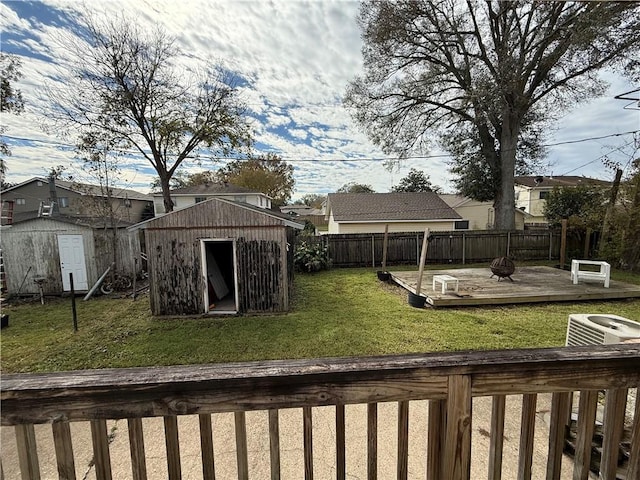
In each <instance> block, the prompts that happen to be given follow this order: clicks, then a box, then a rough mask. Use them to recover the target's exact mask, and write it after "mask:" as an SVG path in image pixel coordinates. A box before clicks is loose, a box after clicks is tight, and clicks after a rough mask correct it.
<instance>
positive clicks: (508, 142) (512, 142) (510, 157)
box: [494, 107, 520, 230]
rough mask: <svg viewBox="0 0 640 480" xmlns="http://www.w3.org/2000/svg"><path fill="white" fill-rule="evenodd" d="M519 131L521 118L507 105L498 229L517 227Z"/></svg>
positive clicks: (502, 149)
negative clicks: (516, 187) (517, 153)
mask: <svg viewBox="0 0 640 480" xmlns="http://www.w3.org/2000/svg"><path fill="white" fill-rule="evenodd" d="M519 133H520V122H519V118H518V116H517V115H514V114H513V113H512V112H511V111H510V110H509V107H507V112H506V113H505V114H503V118H502V132H501V135H500V191H498V192H496V199H495V202H494V208H495V211H496V219H495V228H496V229H498V230H515V228H516V219H515V209H516V195H515V190H514V186H515V182H514V175H515V169H516V148H517V146H518V135H519Z"/></svg>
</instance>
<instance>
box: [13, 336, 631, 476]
mask: <svg viewBox="0 0 640 480" xmlns="http://www.w3.org/2000/svg"><path fill="white" fill-rule="evenodd" d="M639 385H640V346H638V345H607V346H593V347H571V348H553V349H532V350H505V351H489V352H457V353H446V354H427V355H403V356H384V357H365V358H340V359H315V360H281V361H268V362H251V363H236V364H222V365H194V366H173V367H158V368H131V369H104V370H86V371H75V372H59V373H50V374H15V375H3V376H2V392H1V416H2V425H3V426H12V425H13V426H15V437H16V440H17V447H16V450H17V457H18V459H17V460H16V461H17V462H19V465H20V469H21V475H22V478H23V479H38V478H40V471H39V460H38V449H37V448H36V447H37V446H36V436H35V433H34V424H41V423H51V424H52V428H53V443H54V444H55V448H54V449H52V450H51V452H53V451H55V457H56V460H55V461H56V463H57V471H58V474H59V478H65V479H66V478H76V473H75V470H76V469H75V465H74V451H73V447H74V443H73V442H72V437H71V428H70V426H72V425H73V423H74V422H77V421H83V420H84V421H89V422H90V425H91V439H92V445H93V447H92V448H93V462H94V464H95V475H96V478H97V479H110V478H112V462H120V461H122V458H120V457H118V458H111V457H110V450H109V431H108V429H107V423H106V421H107V420H108V419H128V434H129V451H130V459H127V462H130V469H131V477H132V478H134V479H136V480H137V479H144V478H147V468H146V456H145V441H144V440H145V435H144V434H143V428H142V426H143V424H142V419H143V418H144V417H162V419H163V422H164V440H165V444H166V453H167V455H166V464H167V470H166V471H167V472H168V477H169V478H170V479H178V478H182V477H181V459H180V445H181V444H180V441H179V438H178V417H180V416H183V415H198V417H197V418H198V424H199V435H200V442H199V447H198V448H199V451H200V455H201V458H202V464H201V468H202V476H203V478H205V479H213V478H215V477H216V475H218V478H228V477H220V474H219V473H216V465H215V462H214V448H213V445H214V443H213V435H214V431H213V429H212V421H211V414H214V413H219V412H233V415H234V424H235V435H233V436H234V437H235V438H227V439H223V440H222V442H224V444H225V445H235V446H236V448H235V455H236V458H237V477H238V478H240V479H247V478H249V460H248V453H247V451H248V449H247V423H246V421H247V417H246V416H245V412H249V411H254V410H266V411H267V412H268V429H267V430H266V431H265V442H266V437H267V435H268V438H269V442H270V443H269V445H270V446H269V452H270V460H269V468H267V469H266V471H265V472H264V474H263V475H259V476H255V478H267V477H268V476H269V475H270V477H271V478H272V479H277V478H280V476H281V464H282V463H281V455H283V454H285V453H290V450H287V451H284V450H283V451H281V450H282V449H281V448H280V445H281V442H282V440H283V438H282V437H281V435H280V428H279V415H280V414H281V413H282V410H281V409H291V408H300V409H302V425H301V430H302V434H301V438H302V445H300V446H299V448H300V449H302V451H303V455H304V477H305V478H306V479H312V478H313V475H314V467H315V465H314V449H313V439H314V423H313V414H314V413H313V412H314V411H315V410H316V408H317V407H320V406H327V405H330V406H335V434H334V436H332V437H331V438H332V439H334V438H335V440H334V441H335V446H334V447H335V457H334V459H335V464H334V467H335V468H334V469H333V470H332V471H333V472H335V473H334V474H333V475H335V476H336V478H339V479H344V478H345V477H346V475H347V474H348V473H349V471H350V465H349V464H348V463H347V461H346V455H345V445H346V441H347V440H346V439H347V437H348V435H350V432H349V431H348V430H347V428H346V425H347V424H349V425H351V423H352V422H346V421H345V417H346V416H345V405H352V404H366V405H367V407H366V412H367V413H366V426H365V425H364V424H363V425H361V428H360V430H361V431H366V439H367V440H366V452H367V453H366V456H367V458H366V465H367V468H366V471H367V473H366V475H367V477H368V478H369V479H375V478H377V477H378V467H379V459H378V446H379V445H380V444H381V442H385V443H387V442H390V441H391V439H388V438H383V437H382V435H381V433H380V431H379V430H378V406H379V405H380V404H382V403H383V402H397V405H398V408H397V412H398V417H397V420H398V421H397V436H396V433H394V434H393V435H391V436H392V437H395V438H393V439H392V440H393V441H394V442H395V441H396V439H397V457H396V458H397V466H396V469H395V470H396V472H397V474H396V475H397V478H398V479H407V478H409V472H408V444H409V408H410V404H411V403H412V402H413V401H417V400H425V399H426V400H429V402H428V422H427V427H426V430H427V432H426V449H424V451H423V452H422V454H421V457H422V458H423V459H424V462H425V463H426V477H427V478H428V479H434V480H440V479H447V480H449V479H451V480H456V479H468V478H470V475H471V474H470V471H471V469H470V465H471V458H472V455H471V445H472V424H473V421H474V417H473V415H472V399H473V398H474V397H486V396H490V397H492V414H491V420H490V432H489V443H490V445H489V453H488V457H489V458H488V465H489V472H488V473H489V478H490V479H499V478H501V474H502V473H501V472H502V471H503V448H504V443H503V442H504V425H505V412H506V410H505V400H506V399H507V398H508V397H507V396H511V395H522V407H521V427H520V439H519V455H518V460H517V463H518V466H517V472H518V478H519V479H527V478H531V464H532V459H533V456H534V454H533V452H534V446H533V445H534V430H535V416H536V403H537V395H538V394H540V393H550V394H551V395H552V397H551V398H552V400H551V411H550V420H549V435H548V441H546V442H545V449H547V450H548V455H547V462H546V478H547V479H559V478H560V476H561V463H562V462H561V460H562V456H563V455H562V452H563V447H564V443H565V425H566V424H567V423H568V420H569V413H570V409H571V405H572V401H571V399H572V395H573V393H572V392H579V401H578V402H577V405H578V418H577V428H576V435H577V437H576V440H575V457H574V466H573V478H574V479H587V478H588V475H589V465H590V461H591V453H592V437H593V432H594V425H595V417H596V409H597V407H598V402H599V400H598V397H599V392H600V391H605V397H604V398H605V400H604V417H603V418H604V421H603V424H604V432H603V442H602V452H601V456H600V459H599V460H600V471H601V477H600V478H605V479H615V478H616V477H615V471H616V468H617V465H618V454H619V445H620V443H621V438H622V431H623V425H624V420H625V402H626V399H627V393H628V391H629V390H628V389H633V390H631V392H632V393H637V390H635V389H637V387H638V386H639ZM576 396H578V395H576ZM632 416H633V417H634V418H633V419H632V423H631V427H630V428H631V440H630V441H629V445H630V447H629V451H630V456H629V460H628V463H627V465H626V468H627V477H626V478H628V479H632V478H634V479H635V478H640V404H639V403H636V404H635V409H632ZM38 428H40V427H38ZM267 432H268V433H267ZM218 435H219V432H215V437H216V439H217V440H218V441H220V438H219V437H218ZM183 439H184V437H183ZM147 440H148V438H147ZM191 440H193V439H191ZM76 446H77V443H76ZM5 447H6V446H5ZM5 447H3V458H2V461H3V465H4V466H5V470H6V466H7V464H8V463H9V462H10V461H11V460H12V459H9V458H7V457H6V454H5V452H6V449H5ZM332 449H333V446H332ZM51 455H53V453H51ZM332 455H333V454H332ZM13 460H15V459H13ZM127 475H129V474H128V473H127ZM563 475H566V472H564V473H563ZM293 478H302V472H300V475H297V476H296V477H293ZM412 478H414V477H412ZM421 478H424V475H421ZM474 478H475V476H474ZM536 478H541V477H536Z"/></svg>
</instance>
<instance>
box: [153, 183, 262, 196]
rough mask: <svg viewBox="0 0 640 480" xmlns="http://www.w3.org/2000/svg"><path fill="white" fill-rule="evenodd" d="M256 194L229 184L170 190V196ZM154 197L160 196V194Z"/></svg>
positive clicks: (211, 184)
mask: <svg viewBox="0 0 640 480" xmlns="http://www.w3.org/2000/svg"><path fill="white" fill-rule="evenodd" d="M247 193H256V194H259V193H260V192H256V191H254V190H251V189H249V188H245V187H239V186H237V185H232V184H231V183H207V184H202V185H193V186H191V187H183V188H175V189H173V190H171V195H224V194H229V195H233V194H247ZM155 195H162V192H159V193H156V194H155Z"/></svg>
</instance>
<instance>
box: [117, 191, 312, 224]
mask: <svg viewBox="0 0 640 480" xmlns="http://www.w3.org/2000/svg"><path fill="white" fill-rule="evenodd" d="M221 206H224V207H228V208H231V209H236V208H238V209H244V210H247V211H250V212H251V213H252V214H253V215H257V217H254V218H264V219H269V220H271V221H272V224H281V225H284V226H286V227H291V228H296V229H299V230H302V229H304V224H301V223H299V222H296V221H294V220H292V219H291V217H290V216H289V215H285V214H283V213H280V212H275V211H273V210H267V209H264V208H260V207H257V206H255V205H251V204H249V203H244V202H234V201H231V200H227V199H225V198H220V197H212V198H210V199H208V200H206V201H204V202H199V203H196V204H195V205H189V206H187V207H184V208H179V209H176V210H174V211H173V212H169V213H166V214H164V215H160V216H157V217H154V218H151V219H149V220H145V221H143V222H140V223H137V224H135V225H132V226H131V227H129V229H130V230H138V229H145V228H163V227H165V226H167V225H169V224H171V225H172V226H176V225H175V224H177V223H179V224H182V223H184V222H183V221H181V220H178V219H179V218H180V217H186V216H187V215H188V214H189V213H190V212H195V211H197V210H201V211H202V212H199V213H202V214H203V215H198V218H199V219H201V220H202V223H205V224H211V226H213V223H215V221H216V219H215V218H214V216H213V215H209V214H208V213H212V212H213V211H215V210H216V208H218V207H221ZM228 221H229V222H231V223H234V222H238V218H237V217H233V218H230V219H228ZM234 225H235V226H242V225H241V224H238V223H234Z"/></svg>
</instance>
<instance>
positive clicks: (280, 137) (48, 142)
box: [0, 0, 640, 196]
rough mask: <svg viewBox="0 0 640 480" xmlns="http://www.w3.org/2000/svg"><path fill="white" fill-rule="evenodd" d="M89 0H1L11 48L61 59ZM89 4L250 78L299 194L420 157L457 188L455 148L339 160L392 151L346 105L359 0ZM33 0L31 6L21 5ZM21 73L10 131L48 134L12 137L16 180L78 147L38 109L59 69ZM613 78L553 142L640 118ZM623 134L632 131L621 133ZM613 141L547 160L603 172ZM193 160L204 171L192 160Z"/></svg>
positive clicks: (380, 179) (130, 173)
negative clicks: (447, 154) (64, 36)
mask: <svg viewBox="0 0 640 480" xmlns="http://www.w3.org/2000/svg"><path fill="white" fill-rule="evenodd" d="M81 5H82V4H80V3H77V2H69V1H66V0H64V1H63V0H47V1H43V2H41V3H32V4H21V3H20V2H16V3H10V2H6V3H2V4H0V13H1V15H0V27H1V28H2V29H3V31H5V32H8V33H14V34H18V35H17V36H15V37H13V36H12V37H11V40H10V41H9V42H7V43H6V49H7V50H8V51H11V49H14V50H15V49H19V51H25V50H28V51H31V52H32V55H38V56H40V57H45V58H46V57H50V58H52V59H54V61H56V62H61V61H62V59H63V58H64V52H63V51H61V50H60V47H59V45H58V44H57V43H56V42H55V38H56V37H57V36H58V35H60V34H61V33H63V32H66V30H65V29H66V23H65V21H64V18H62V19H60V18H59V19H56V20H55V21H54V20H52V18H54V17H55V15H54V14H53V13H54V12H56V11H58V12H62V13H63V14H64V15H67V16H68V17H67V18H68V19H71V20H72V19H73V18H74V17H76V16H78V15H79V12H80V9H81V8H82V6H81ZM87 5H88V6H89V8H90V9H91V11H92V14H94V15H97V16H100V15H104V16H109V17H111V18H113V17H114V16H115V15H120V16H124V17H125V18H134V19H136V23H137V24H138V25H139V26H140V27H141V28H147V29H149V28H154V27H158V28H161V29H163V30H164V31H166V32H167V33H168V34H170V35H172V36H174V37H175V38H176V41H177V45H178V46H180V47H181V48H182V49H184V51H185V52H186V53H187V54H188V56H186V57H184V58H182V59H181V61H182V63H183V65H184V67H185V68H194V67H195V65H197V64H198V63H199V62H201V61H203V60H207V59H214V60H217V61H221V62H223V63H224V65H226V66H227V68H229V69H230V70H232V71H234V72H236V73H237V75H238V76H239V77H242V78H245V79H248V80H249V82H250V84H249V85H248V86H243V87H242V88H241V92H242V97H243V99H244V101H245V102H246V103H247V106H248V108H249V110H250V111H251V112H252V114H253V115H256V116H259V118H264V119H266V121H265V123H264V124H260V123H258V122H257V121H256V122H254V123H255V129H256V142H258V143H259V144H261V145H265V146H266V148H268V149H269V150H270V151H276V152H278V153H279V154H280V155H281V156H282V157H283V158H285V160H287V161H290V162H291V163H292V164H293V165H294V167H295V172H296V173H295V175H296V188H297V192H296V196H301V195H303V194H305V193H312V192H328V191H335V190H336V189H337V188H339V187H340V186H342V185H343V184H345V183H348V182H351V181H353V182H357V183H365V184H371V185H372V186H373V187H374V189H375V190H376V191H388V190H389V189H390V188H391V186H392V185H394V184H397V183H398V181H399V180H400V179H401V178H402V177H403V176H405V175H406V174H407V173H408V171H409V169H410V168H411V167H413V168H418V169H420V170H424V171H425V172H426V173H427V174H429V175H430V177H431V181H432V182H433V183H434V184H437V185H440V186H443V187H445V188H446V189H449V190H450V189H451V187H450V185H451V184H450V180H449V178H448V172H447V165H446V159H442V158H431V159H411V160H407V161H405V162H403V163H402V164H401V165H400V166H399V167H398V169H397V170H395V171H394V172H389V171H387V170H386V169H385V168H384V166H383V165H382V162H381V161H352V162H344V161H336V159H338V160H340V159H346V158H383V157H384V155H382V153H381V152H380V150H379V149H378V148H376V147H375V146H374V145H372V144H371V142H370V141H369V139H368V138H367V137H366V135H365V134H364V133H363V132H362V131H361V130H359V129H358V128H357V127H356V126H355V124H354V122H353V121H352V119H351V117H350V115H349V113H348V111H347V110H346V109H345V108H343V107H342V105H341V99H342V97H343V95H344V92H345V88H346V86H347V84H348V82H349V81H350V80H351V79H353V77H354V76H355V75H357V74H358V73H360V69H361V66H362V58H361V52H360V50H361V39H360V32H359V30H358V27H357V25H356V16H357V12H358V5H359V3H358V2H356V1H339V0H337V1H330V0H317V1H287V0H280V1H270V2H267V1H257V0H256V1H232V0H219V1H211V0H183V1H180V2H175V1H173V0H164V1H159V0H143V1H140V0H111V1H107V2H100V3H97V2H92V3H89V4H87ZM12 6H13V7H14V8H12ZM29 6H31V8H32V11H31V12H30V13H29V15H25V14H23V16H22V17H21V16H20V15H17V14H16V12H17V11H22V12H24V11H26V9H27V8H29ZM39 10H40V11H39ZM64 15H63V17H64ZM3 49H4V48H3ZM23 73H24V78H23V79H22V80H21V82H20V83H19V86H20V87H21V88H22V90H23V93H24V96H25V100H26V101H27V105H28V109H27V111H26V112H25V113H24V114H23V115H21V116H19V117H16V116H10V115H6V116H4V117H3V119H2V122H3V123H5V124H7V125H9V127H10V130H9V131H8V132H7V133H8V135H10V136H14V137H20V138H27V139H34V140H40V141H43V142H45V143H40V144H35V145H37V146H34V145H29V146H19V145H18V146H14V149H13V153H14V155H13V157H10V158H9V159H8V165H9V175H8V180H9V181H14V182H18V181H22V180H26V179H27V178H29V177H31V176H33V175H36V174H37V175H41V174H42V172H43V169H45V168H49V167H51V166H53V165H57V164H60V163H64V162H67V163H68V162H70V161H71V159H72V158H73V155H72V154H71V153H70V152H64V151H60V150H59V149H57V148H56V144H57V143H58V142H61V141H62V142H71V140H69V139H67V140H65V139H60V138H58V137H55V136H52V135H48V134H45V133H44V132H43V131H42V130H41V129H40V124H41V123H42V121H41V119H40V118H39V117H38V116H37V112H38V110H39V108H38V107H39V102H41V101H42V100H41V98H40V97H41V93H42V85H43V83H44V79H45V78H54V79H55V78H57V76H58V75H59V72H58V70H56V69H55V68H54V67H53V66H52V65H51V64H50V63H47V62H45V61H43V60H39V59H35V58H30V57H29V56H24V57H23ZM610 78H611V80H612V81H613V82H614V85H613V86H612V88H611V90H610V91H609V92H608V93H607V96H606V97H605V98H603V99H599V100H594V101H592V102H589V103H587V104H584V105H581V106H580V107H578V108H576V109H575V111H574V112H573V113H571V114H568V115H566V116H565V117H564V118H562V119H561V121H560V123H559V125H558V126H559V128H558V130H557V132H556V133H555V134H554V135H553V136H550V139H549V140H550V142H560V141H564V140H573V139H576V138H586V137H594V136H600V135H605V134H610V133H615V132H619V131H629V130H636V129H640V112H639V111H637V110H636V111H633V110H624V109H623V107H624V105H625V102H623V101H619V100H613V98H612V97H613V96H614V95H616V94H618V93H622V92H624V91H628V90H631V88H632V86H630V85H629V84H628V83H626V82H624V81H620V80H619V78H618V77H615V76H610ZM627 103H628V102H627ZM617 140H620V141H621V140H622V139H613V140H611V143H615V141H617ZM607 142H608V141H602V142H600V143H584V144H572V145H564V146H558V147H552V148H550V149H549V158H548V162H549V163H550V164H552V166H551V167H549V168H550V169H552V170H553V172H554V173H555V174H560V173H564V172H565V171H570V170H572V169H575V168H576V167H580V166H582V165H584V164H587V165H586V166H584V167H582V168H579V169H578V170H577V171H576V172H575V173H576V174H584V175H594V176H598V175H605V174H607V171H606V170H604V169H603V167H602V165H601V164H600V162H599V161H597V162H593V163H588V162H589V161H590V160H593V159H594V158H597V157H598V155H601V154H602V153H603V152H602V151H601V148H602V145H604V146H605V147H606V145H607ZM430 153H432V154H439V153H441V152H438V151H436V150H434V151H433V152H430ZM297 159H316V160H318V161H314V162H312V161H297ZM187 168H189V169H190V170H194V169H195V171H200V170H201V167H198V166H193V165H192V166H187ZM149 169H150V166H149V165H148V163H146V161H144V160H141V161H140V163H139V164H138V165H137V166H134V167H132V168H130V169H128V170H127V172H125V174H126V176H127V178H128V181H129V182H131V184H132V185H140V187H139V188H140V189H141V190H145V189H146V185H148V184H149V183H150V182H151V181H152V180H153V175H152V174H151V173H150V170H149ZM545 173H550V172H545ZM143 185H144V187H143Z"/></svg>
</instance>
